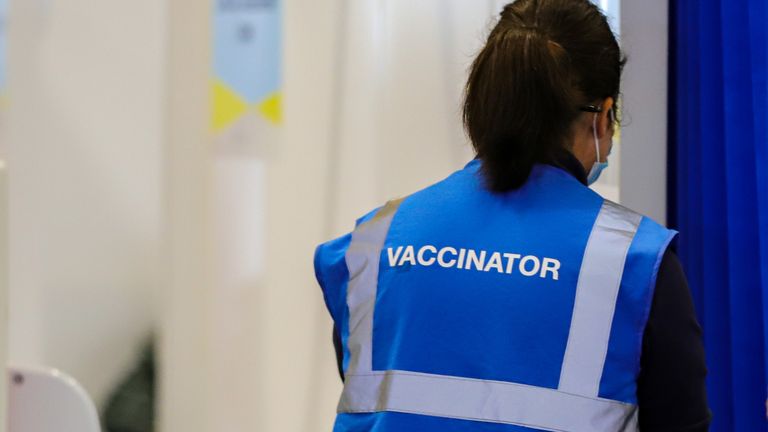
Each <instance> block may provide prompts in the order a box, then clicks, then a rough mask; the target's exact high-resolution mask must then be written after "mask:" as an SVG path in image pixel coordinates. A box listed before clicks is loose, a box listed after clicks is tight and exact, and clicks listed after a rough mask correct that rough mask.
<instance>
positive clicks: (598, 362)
mask: <svg viewBox="0 0 768 432" xmlns="http://www.w3.org/2000/svg"><path fill="white" fill-rule="evenodd" d="M641 219H642V216H640V215H638V214H637V213H634V212H632V211H631V210H628V209H626V208H624V207H622V206H620V205H618V204H615V203H612V202H610V201H605V202H604V204H603V206H602V208H601V209H600V213H599V214H598V216H597V220H596V221H595V225H594V226H593V228H592V233H591V234H590V236H589V240H588V241H587V247H586V250H585V251H584V259H583V261H582V264H581V271H580V272H579V280H578V283H577V286H576V300H575V303H574V306H573V317H572V318H571V329H570V334H569V335H568V344H567V346H566V350H565V356H564V358H563V366H562V369H561V372H560V385H559V386H558V389H559V390H561V391H564V392H568V393H573V394H578V395H583V396H590V397H596V396H597V395H598V392H599V389H600V379H601V378H602V376H603V366H604V365H605V357H606V354H607V352H608V340H609V338H610V335H611V325H612V323H613V315H614V311H615V308H616V299H617V297H618V294H619V287H620V286H621V279H622V276H623V274H624V264H625V262H626V258H627V253H628V252H629V247H630V245H631V244H632V240H633V239H634V237H635V234H636V233H637V229H638V227H639V226H640V221H641Z"/></svg>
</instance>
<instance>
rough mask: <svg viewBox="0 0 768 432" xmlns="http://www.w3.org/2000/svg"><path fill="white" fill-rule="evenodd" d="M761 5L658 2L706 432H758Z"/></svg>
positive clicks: (763, 150)
mask: <svg viewBox="0 0 768 432" xmlns="http://www.w3.org/2000/svg"><path fill="white" fill-rule="evenodd" d="M766 3H768V2H766V0H671V1H670V35H669V36H670V68H671V71H670V72H671V73H670V97H669V108H670V109H669V113H670V124H669V126H670V136H669V144H670V145H669V149H670V154H669V156H670V157H669V178H670V189H669V197H670V201H669V209H670V214H669V218H670V223H671V225H673V226H674V227H675V228H677V229H678V230H679V231H680V237H679V240H678V242H677V251H678V253H679V255H680V258H681V260H682V262H683V265H684V267H685V270H686V273H687V275H688V279H689V282H690V286H691V291H692V293H693V297H694V301H695V304H696V308H697V312H698V316H699V320H700V322H701V324H702V327H703V329H704V343H705V348H706V351H707V363H708V367H709V377H708V383H707V387H708V395H709V401H710V405H711V407H712V412H713V414H714V419H713V425H712V430H713V431H716V432H721V431H722V432H730V431H744V432H753V431H765V430H767V428H766V408H765V403H766V371H767V370H768V363H766V359H768V355H767V354H766V347H768V339H767V338H768V141H767V140H768V136H767V135H766V123H767V122H766V119H767V118H768V106H767V105H768V87H766V78H767V76H766V75H767V74H768V70H766V53H767V52H768V34H767V33H766V26H768V8H766Z"/></svg>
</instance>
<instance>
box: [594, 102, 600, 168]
mask: <svg viewBox="0 0 768 432" xmlns="http://www.w3.org/2000/svg"><path fill="white" fill-rule="evenodd" d="M592 136H594V137H595V153H596V154H597V163H600V140H598V139H597V113H595V118H594V120H592Z"/></svg>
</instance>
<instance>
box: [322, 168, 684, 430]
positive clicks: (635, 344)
mask: <svg viewBox="0 0 768 432" xmlns="http://www.w3.org/2000/svg"><path fill="white" fill-rule="evenodd" d="M479 168H480V162H479V161H477V160H475V161H472V162H470V163H469V164H468V165H467V166H466V167H465V168H464V169H463V170H460V171H457V172H456V173H454V174H453V175H451V176H450V177H448V178H447V179H445V180H443V181H441V182H439V183H437V184H435V185H433V186H431V187H429V188H427V189H424V190H422V191H420V192H417V193H415V194H413V195H410V196H408V197H407V198H405V199H402V200H398V201H392V202H389V203H388V204H387V205H385V206H383V207H382V208H379V209H377V210H374V211H373V212H371V213H370V214H368V215H366V216H364V217H363V218H361V219H360V220H359V221H358V224H357V227H356V228H355V230H354V231H353V232H352V233H350V234H348V235H346V236H344V237H341V238H338V239H336V240H332V241H330V242H327V243H324V244H322V245H320V246H319V247H318V248H317V251H316V254H315V272H316V275H317V279H318V281H319V283H320V285H321V287H322V289H323V295H324V298H325V302H326V305H327V307H328V310H329V312H330V313H331V315H332V317H333V319H334V321H335V323H336V325H337V327H338V328H339V329H340V332H341V339H342V345H343V348H344V351H343V352H344V357H343V369H344V374H345V383H344V391H343V393H342V396H341V401H340V402H339V407H338V416H337V418H336V423H335V427H334V431H336V432H346V431H350V432H352V431H355V432H362V431H366V432H367V431H376V432H390V431H397V432H403V431H441V432H446V431H448V432H450V431H484V432H509V431H531V430H533V431H537V430H544V431H574V432H581V431H583V432H596V431H630V430H637V397H636V390H637V384H636V382H637V377H638V373H639V368H640V351H641V346H642V338H643V332H644V329H645V325H646V322H647V319H648V313H649V310H650V307H651V300H652V297H653V289H654V287H655V283H656V275H657V272H658V268H659V265H660V262H661V259H662V256H663V255H664V252H665V250H666V248H667V246H668V245H669V242H670V241H671V240H672V238H673V237H674V235H675V232H674V231H671V230H668V229H666V228H664V227H662V226H660V225H659V224H657V223H655V222H653V221H652V220H650V219H649V218H646V217H643V216H641V215H639V214H637V213H634V212H632V211H631V210H628V209H626V208H624V207H621V206H620V205H618V204H615V203H612V202H610V201H607V200H604V199H603V198H602V197H600V196H599V195H598V194H596V193H595V192H593V191H591V190H590V189H589V188H587V187H585V186H584V185H582V184H581V183H580V182H579V181H578V180H576V179H575V178H574V177H573V176H571V175H570V174H568V173H567V172H565V171H563V170H561V169H559V168H555V167H552V166H548V165H537V166H535V167H534V169H533V171H532V173H531V176H530V178H529V179H528V181H527V183H526V184H525V185H524V186H523V187H522V188H521V189H518V190H515V191H511V192H508V193H503V194H497V193H491V192H489V191H488V190H486V189H485V188H484V187H483V179H482V178H481V173H480V171H479Z"/></svg>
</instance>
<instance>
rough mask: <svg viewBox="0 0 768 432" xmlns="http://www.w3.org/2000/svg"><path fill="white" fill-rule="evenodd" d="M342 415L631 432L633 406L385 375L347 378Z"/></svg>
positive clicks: (498, 385)
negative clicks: (391, 413) (382, 414)
mask: <svg viewBox="0 0 768 432" xmlns="http://www.w3.org/2000/svg"><path fill="white" fill-rule="evenodd" d="M339 409H340V411H342V412H348V413H366V412H380V411H394V412H402V413H411V414H421V415H429V416H437V417H445V418H454V419H462V420H473V421H484V422H490V423H505V424H514V425H519V426H526V427H531V428H536V429H542V430H548V431H569V432H595V431H610V432H618V431H636V430H637V406H635V405H631V404H625V403H621V402H617V401H611V400H606V399H598V398H590V397H585V396H578V395H572V394H568V393H564V392H560V391H557V390H555V389H549V388H543V387H534V386H528V385H523V384H516V383H508V382H500V381H488V380H479V379H471V378H461V377H449V376H440V375H430V374H424V373H416V372H405V371H386V372H377V373H373V374H368V375H357V376H348V377H347V380H346V382H345V384H344V394H343V396H342V401H341V403H340V405H339Z"/></svg>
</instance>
